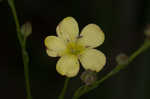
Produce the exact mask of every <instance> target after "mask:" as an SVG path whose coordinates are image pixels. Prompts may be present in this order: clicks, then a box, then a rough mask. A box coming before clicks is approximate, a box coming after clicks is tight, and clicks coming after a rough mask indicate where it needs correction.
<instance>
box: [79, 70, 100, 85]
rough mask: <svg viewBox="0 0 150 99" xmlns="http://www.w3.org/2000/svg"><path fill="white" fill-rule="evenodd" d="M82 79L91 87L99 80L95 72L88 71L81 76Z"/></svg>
mask: <svg viewBox="0 0 150 99" xmlns="http://www.w3.org/2000/svg"><path fill="white" fill-rule="evenodd" d="M80 78H81V80H82V81H83V82H84V83H85V84H86V85H91V84H93V83H94V82H95V81H96V80H97V75H96V72H94V71H91V70H86V71H84V72H83V73H82V74H81V76H80Z"/></svg>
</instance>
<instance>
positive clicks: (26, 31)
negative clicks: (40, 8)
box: [21, 22, 32, 38]
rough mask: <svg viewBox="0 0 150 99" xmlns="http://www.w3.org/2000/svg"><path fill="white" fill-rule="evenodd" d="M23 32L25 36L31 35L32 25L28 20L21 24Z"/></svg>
mask: <svg viewBox="0 0 150 99" xmlns="http://www.w3.org/2000/svg"><path fill="white" fill-rule="evenodd" d="M21 33H22V35H23V36H24V37H25V38H27V37H28V36H30V35H31V33H32V25H31V23H30V22H26V23H24V24H23V25H22V26H21Z"/></svg>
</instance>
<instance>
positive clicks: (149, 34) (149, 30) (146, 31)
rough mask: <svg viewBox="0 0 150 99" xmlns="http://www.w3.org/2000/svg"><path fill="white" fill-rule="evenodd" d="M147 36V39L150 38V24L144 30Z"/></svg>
mask: <svg viewBox="0 0 150 99" xmlns="http://www.w3.org/2000/svg"><path fill="white" fill-rule="evenodd" d="M144 34H145V36H146V37H147V39H150V24H148V25H147V26H146V29H145V31H144Z"/></svg>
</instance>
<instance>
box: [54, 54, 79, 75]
mask: <svg viewBox="0 0 150 99" xmlns="http://www.w3.org/2000/svg"><path fill="white" fill-rule="evenodd" d="M56 70H57V72H58V73H59V74H61V75H63V76H67V77H74V76H76V75H77V74H78V72H79V61H78V59H77V57H76V56H74V55H65V56H62V57H61V58H60V59H59V60H58V62H57V65H56Z"/></svg>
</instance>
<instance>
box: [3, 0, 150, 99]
mask: <svg viewBox="0 0 150 99" xmlns="http://www.w3.org/2000/svg"><path fill="white" fill-rule="evenodd" d="M15 4H16V10H17V12H18V17H19V20H20V24H23V23H24V22H26V21H30V22H31V23H32V26H33V33H32V35H31V36H30V37H29V38H28V43H27V46H28V52H29V55H30V59H31V60H30V66H29V68H30V79H31V87H32V96H33V99H57V96H58V95H59V93H60V91H61V89H62V87H63V83H64V79H65V77H62V76H60V75H59V74H58V73H57V72H56V70H55V64H56V62H57V60H58V58H51V57H48V56H47V54H46V52H45V46H44V44H43V40H44V38H45V37H46V36H48V35H56V31H55V30H56V26H57V25H58V23H59V22H60V21H61V20H62V19H63V18H65V17H67V16H72V17H74V18H75V19H76V20H77V21H78V23H79V27H80V30H81V29H82V28H83V27H84V26H85V25H87V24H89V23H95V24H98V25H99V26H100V27H101V28H102V30H103V31H104V32H105V35H106V40H105V42H104V44H103V45H102V46H100V47H99V48H98V49H100V50H101V51H103V52H104V53H105V54H106V56H107V65H106V66H105V67H104V69H103V70H102V71H101V72H100V73H99V78H101V77H103V76H104V75H105V74H107V73H108V72H109V71H111V70H112V69H113V68H114V67H115V66H116V62H115V57H116V55H118V54H119V53H121V52H124V53H126V54H127V55H130V54H132V53H133V52H134V51H135V50H136V49H137V48H139V47H140V45H141V44H142V43H143V40H144V34H143V31H144V28H145V26H146V24H149V22H150V1H149V0H15ZM0 12H1V13H0V25H1V28H0V35H1V36H0V37H1V39H0V45H1V46H0V47H1V48H0V61H1V63H0V68H1V69H0V78H1V79H0V99H25V96H26V94H25V83H24V72H23V63H22V57H21V51H20V46H19V43H18V39H17V36H16V29H15V24H14V20H13V17H12V13H11V10H10V8H9V6H8V4H7V0H3V2H2V3H0ZM149 70H150V50H147V51H146V52H144V53H143V54H141V55H140V56H138V57H137V58H136V59H135V61H134V62H132V63H131V64H130V65H129V66H128V67H127V68H126V69H125V70H123V71H121V72H120V73H118V74H117V75H115V76H113V77H111V78H110V79H108V80H106V81H105V82H104V83H102V84H101V85H100V86H99V87H98V88H96V89H95V90H93V91H91V92H89V93H88V94H86V95H84V96H82V97H81V98H80V99H150V71H149ZM81 71H83V68H81ZM79 75H80V74H79ZM79 75H78V76H77V77H75V78H73V79H71V81H70V83H69V87H68V91H67V94H66V97H65V99H71V96H72V94H73V92H74V91H75V90H76V89H77V88H78V87H79V86H81V85H82V84H83V83H82V82H81V81H80V79H79Z"/></svg>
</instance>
